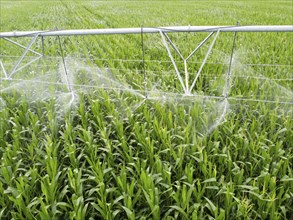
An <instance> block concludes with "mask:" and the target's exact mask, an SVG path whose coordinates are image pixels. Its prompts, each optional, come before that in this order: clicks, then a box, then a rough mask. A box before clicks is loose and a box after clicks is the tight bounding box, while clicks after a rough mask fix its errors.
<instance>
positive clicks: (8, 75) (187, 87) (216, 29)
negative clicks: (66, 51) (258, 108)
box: [0, 25, 293, 96]
mask: <svg viewBox="0 0 293 220" xmlns="http://www.w3.org/2000/svg"><path fill="white" fill-rule="evenodd" d="M173 32H206V33H207V37H206V38H205V39H204V40H203V41H202V42H200V43H199V45H197V46H196V47H195V49H194V50H193V51H192V52H191V53H190V54H189V55H188V56H187V57H186V58H184V57H183V56H182V54H181V53H180V52H179V50H178V48H177V47H176V46H175V44H174V43H173V42H172V41H171V39H170V38H169V36H168V33H173ZM220 32H233V33H234V40H233V47H232V53H231V58H230V66H229V71H228V75H227V82H226V87H229V86H230V85H229V84H230V82H229V78H230V77H229V74H230V71H231V70H230V69H231V61H232V56H233V48H234V44H235V37H236V33H237V32H293V26H292V25H282V26H280V25H274V26H173V27H172V26H170V27H141V28H112V29H83V30H49V31H13V32H2V33H0V38H2V39H5V40H7V41H9V42H11V43H13V44H15V45H17V46H19V47H21V48H24V49H25V50H24V52H23V54H22V55H21V56H20V57H19V59H18V60H17V62H16V63H15V64H14V66H13V68H12V69H11V70H10V71H7V70H6V69H5V68H4V64H3V62H2V61H1V60H0V65H1V68H2V70H3V72H4V75H5V79H8V80H9V79H12V76H13V74H14V73H16V72H17V71H19V70H21V69H23V68H24V67H26V66H28V65H30V64H31V63H33V62H35V61H36V60H38V59H39V58H41V57H43V56H44V38H45V37H50V36H56V37H60V36H77V35H112V34H160V35H161V37H162V41H163V44H164V46H165V47H166V49H167V52H168V55H169V57H170V59H171V61H172V64H173V66H174V69H175V73H176V75H177V78H178V80H179V81H180V84H181V86H182V89H183V91H184V94H185V95H190V94H191V92H192V90H193V88H194V87H195V84H196V81H197V79H198V77H199V76H200V73H201V71H202V69H203V67H204V65H205V63H206V61H207V59H208V57H209V54H210V53H211V50H212V48H213V46H214V44H215V42H216V40H217V37H218V35H219V34H220ZM212 36H213V40H212V42H211V44H210V46H209V48H208V50H207V53H206V55H205V57H204V59H203V61H202V63H201V65H200V68H199V69H198V71H197V73H196V74H195V77H194V79H193V80H192V81H191V82H192V83H191V84H189V82H190V81H189V77H190V76H189V73H188V71H187V69H188V68H187V65H188V63H187V62H188V60H189V59H190V58H191V57H192V56H193V55H194V54H195V53H196V51H198V50H199V49H200V48H201V47H202V46H203V45H204V44H205V43H206V42H207V41H208V40H209V39H210V38H211V37H212ZM20 37H31V41H30V43H29V44H28V45H27V46H24V45H21V44H19V43H17V42H15V41H13V40H11V38H20ZM39 37H40V38H42V48H43V53H39V52H37V51H34V50H32V49H31V47H32V45H33V44H34V43H35V42H36V40H37V38H39ZM169 46H171V47H172V48H173V49H174V50H175V51H176V53H177V54H178V55H179V57H180V59H182V61H183V63H184V74H183V75H184V77H182V75H181V74H180V72H179V70H178V68H177V65H176V62H175V60H174V58H173V56H172V53H171V51H170V48H169ZM29 51H30V52H33V53H34V54H36V55H37V57H36V58H35V59H33V60H31V61H30V62H28V63H26V64H24V65H23V66H21V67H19V66H20V63H21V62H22V61H23V59H24V57H25V56H26V54H27V53H28V52H29ZM224 95H225V96H227V94H224Z"/></svg>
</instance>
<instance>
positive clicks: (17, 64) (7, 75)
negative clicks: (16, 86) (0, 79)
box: [0, 34, 43, 79]
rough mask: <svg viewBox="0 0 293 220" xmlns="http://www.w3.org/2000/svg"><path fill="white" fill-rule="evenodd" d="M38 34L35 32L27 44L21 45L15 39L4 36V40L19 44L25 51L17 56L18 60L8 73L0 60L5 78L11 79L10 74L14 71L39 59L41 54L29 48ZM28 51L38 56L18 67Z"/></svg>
mask: <svg viewBox="0 0 293 220" xmlns="http://www.w3.org/2000/svg"><path fill="white" fill-rule="evenodd" d="M38 36H39V34H35V35H34V37H33V38H32V39H31V41H30V43H29V44H28V45H27V46H23V45H21V44H19V43H17V42H15V41H13V40H10V39H8V38H4V39H5V40H7V41H9V42H10V43H13V44H15V45H17V46H19V47H21V48H24V49H25V51H24V52H23V53H22V55H21V56H20V58H19V59H18V61H17V62H16V63H15V65H14V67H13V68H12V70H11V71H10V72H9V73H8V72H7V71H6V70H5V68H4V65H3V63H2V61H0V66H1V68H2V70H3V72H4V75H5V78H7V79H11V77H12V75H13V74H14V73H16V72H17V71H19V70H21V69H23V68H24V67H26V66H28V65H30V64H31V63H33V62H35V61H37V60H38V59H40V58H41V57H42V56H43V55H42V54H40V53H38V52H36V51H34V50H32V49H31V47H32V45H33V44H34V43H35V42H36V40H37V38H38ZM29 51H30V52H32V53H34V54H36V55H38V57H36V58H35V59H33V60H31V61H30V62H28V63H26V64H24V65H23V66H21V67H19V65H20V63H21V62H22V61H23V59H24V57H25V55H26V54H27V53H28V52H29Z"/></svg>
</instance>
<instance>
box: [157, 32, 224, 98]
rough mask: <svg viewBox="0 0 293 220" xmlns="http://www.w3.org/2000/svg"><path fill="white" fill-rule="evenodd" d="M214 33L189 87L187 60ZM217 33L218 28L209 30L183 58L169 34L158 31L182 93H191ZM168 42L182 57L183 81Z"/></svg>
mask: <svg viewBox="0 0 293 220" xmlns="http://www.w3.org/2000/svg"><path fill="white" fill-rule="evenodd" d="M214 33H216V35H215V37H214V39H213V41H212V43H211V44H210V46H209V48H208V51H207V53H206V56H205V58H204V60H203V62H202V64H201V66H200V68H199V70H198V72H197V74H196V76H195V78H194V80H193V82H192V84H191V86H190V87H189V73H188V68H187V61H188V60H189V59H190V58H191V57H192V56H193V55H194V54H195V53H196V51H198V50H199V49H200V48H201V47H202V46H203V45H204V44H205V43H206V42H207V41H208V40H209V39H210V38H211V36H212V35H213V34H214ZM219 33H220V29H218V30H217V31H216V32H211V33H210V34H209V35H208V36H207V37H206V38H205V39H204V40H203V41H202V42H201V43H200V44H199V45H198V46H197V47H196V48H195V49H194V50H193V51H192V52H191V53H190V54H189V55H188V56H187V58H184V57H183V56H182V54H181V53H180V51H179V50H178V48H177V47H176V46H175V44H174V43H173V42H172V40H171V39H170V38H169V36H168V35H167V33H165V32H162V31H160V34H161V37H162V40H163V44H164V46H165V47H166V49H167V52H168V55H169V57H170V59H171V61H172V64H173V66H174V69H175V72H176V75H177V77H178V79H179V81H180V83H181V86H182V88H183V91H184V93H185V94H186V95H190V94H191V91H192V90H193V88H194V86H195V83H196V81H197V79H198V77H199V75H200V73H201V71H202V69H203V67H204V65H205V63H206V61H207V59H208V57H209V55H210V53H211V50H212V48H213V46H214V44H215V42H216V39H217V37H218V35H219ZM167 41H168V42H169V43H170V45H171V46H172V48H173V49H174V50H175V51H176V53H177V54H178V55H179V57H180V58H181V59H182V61H183V63H184V76H185V82H184V81H183V78H182V76H181V74H180V72H179V70H178V67H177V65H176V62H175V60H174V58H173V56H172V53H171V51H170V48H169V46H168V42H167Z"/></svg>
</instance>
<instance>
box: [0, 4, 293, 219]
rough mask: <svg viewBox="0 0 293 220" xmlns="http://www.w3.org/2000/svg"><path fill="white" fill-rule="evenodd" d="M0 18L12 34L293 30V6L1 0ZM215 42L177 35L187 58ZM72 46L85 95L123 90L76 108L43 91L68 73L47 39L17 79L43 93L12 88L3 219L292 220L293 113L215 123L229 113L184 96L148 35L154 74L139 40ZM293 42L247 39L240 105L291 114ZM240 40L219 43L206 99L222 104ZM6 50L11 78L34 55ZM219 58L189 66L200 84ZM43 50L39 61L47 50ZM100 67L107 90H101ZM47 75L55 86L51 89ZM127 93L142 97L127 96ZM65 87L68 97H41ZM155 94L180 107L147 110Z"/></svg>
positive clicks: (282, 36)
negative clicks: (147, 95) (19, 62)
mask: <svg viewBox="0 0 293 220" xmlns="http://www.w3.org/2000/svg"><path fill="white" fill-rule="evenodd" d="M0 6H1V20H0V22H1V28H0V31H1V32H4V31H16V30H18V31H22V30H23V31H27V30H56V29H64V30H65V29H94V28H120V27H157V26H176V25H177V26H188V25H192V26H197V25H236V23H237V22H240V25H292V15H291V12H292V10H293V8H292V7H293V6H292V2H291V1H44V0H42V1H25V0H23V1H6V0H2V1H1V2H0ZM205 36H206V34H202V33H186V34H183V33H174V34H170V37H171V38H172V40H173V41H174V43H175V44H176V45H177V46H178V47H179V49H180V51H182V54H183V55H184V56H187V55H188V54H189V53H190V52H191V51H192V50H193V49H194V47H195V46H196V44H198V43H199V42H200V41H201V40H202V39H203V38H204V37H205ZM14 40H16V41H17V42H19V43H22V44H24V45H27V44H28V43H29V39H26V38H19V39H14ZM60 40H61V43H62V47H63V52H64V55H65V56H66V62H67V63H68V65H69V67H68V68H69V71H72V72H75V71H76V72H78V74H79V75H78V76H79V79H78V80H79V83H80V84H83V85H95V83H96V84H97V86H99V87H102V86H106V87H107V86H110V87H111V86H113V88H112V89H111V88H110V89H101V88H97V89H95V88H91V89H86V88H81V89H80V90H77V92H76V95H77V100H78V101H77V102H75V103H74V105H72V106H71V107H68V106H67V105H66V104H68V103H67V101H68V100H70V98H69V99H68V97H67V95H68V92H67V93H62V92H60V91H63V90H66V89H67V88H66V87H65V88H63V87H61V86H60V88H59V85H55V86H54V85H53V86H47V84H45V83H44V82H41V83H40V82H38V81H36V79H37V77H39V76H41V78H39V79H43V81H44V80H47V81H50V80H55V78H54V77H56V79H57V77H58V74H59V73H60V66H58V62H59V63H60V62H61V61H60V58H59V61H56V58H55V57H60V56H61V50H60V45H59V42H58V39H57V38H54V37H47V38H45V39H44V42H45V51H44V52H45V53H44V55H45V58H44V59H43V60H40V61H38V62H37V63H36V64H32V66H31V67H27V68H25V69H23V70H22V71H20V72H18V73H15V78H16V79H23V78H25V77H27V79H33V81H28V82H24V81H23V82H20V83H15V84H8V83H7V82H6V81H4V80H2V79H1V82H0V89H1V93H0V164H1V166H0V219H2V218H3V219H77V220H79V219H292V218H293V209H292V207H293V174H292V157H293V150H292V149H293V106H292V104H281V103H279V104H278V103H264V102H255V101H247V100H246V101H245V100H244V101H237V100H236V99H234V100H231V101H229V108H228V110H227V112H225V113H226V115H225V119H224V120H221V121H220V123H217V119H218V118H219V117H220V115H221V112H222V111H223V103H224V102H221V101H218V100H214V99H206V98H203V99H195V100H189V99H187V98H182V97H181V94H182V88H181V86H180V83H179V82H178V79H177V78H176V75H175V74H174V70H173V67H172V63H171V62H170V60H169V57H168V54H167V52H166V50H165V48H164V46H163V44H162V42H161V37H160V35H148V34H145V35H144V41H143V45H144V50H145V63H144V65H143V63H142V62H141V59H142V41H141V35H111V36H78V37H60ZM292 40H293V36H292V33H238V34H237V39H236V47H235V54H234V59H235V63H234V64H233V68H234V69H233V71H232V72H233V74H234V75H233V78H232V82H233V83H232V87H231V90H230V92H229V95H230V96H231V97H234V98H237V97H242V96H243V97H246V98H250V99H252V100H258V99H261V100H270V99H271V98H273V99H274V100H275V101H281V100H282V97H283V99H285V100H286V101H289V102H290V101H291V102H292V98H291V95H292V90H293V81H292V75H293V71H292V61H293V60H292V53H293V46H292ZM232 41H233V33H220V35H219V39H218V40H217V41H216V44H215V48H214V49H213V52H212V54H211V56H210V58H209V60H208V63H207V65H206V66H205V68H204V69H203V72H202V76H201V77H200V78H199V81H198V84H197V86H196V88H195V92H196V94H200V95H217V96H220V95H221V94H222V92H223V91H222V90H223V87H221V85H225V82H224V81H223V82H222V81H221V80H223V78H221V77H222V75H223V73H226V72H227V63H228V61H229V58H230V54H231V47H232ZM0 46H1V52H0V55H1V61H3V64H6V65H7V67H8V69H9V68H12V67H13V66H12V64H13V62H12V61H13V60H14V61H16V58H15V56H20V55H21V53H22V52H23V50H22V49H19V48H18V47H16V46H14V45H12V44H9V43H8V42H7V41H5V40H3V39H1V40H0ZM207 47H208V46H205V47H203V51H200V52H199V53H198V55H196V56H195V57H194V58H192V59H191V60H190V66H189V68H190V69H189V71H190V74H191V76H194V74H195V73H194V72H195V70H196V69H198V68H199V66H200V63H198V61H200V60H202V59H203V57H204V55H205V51H207ZM33 49H35V50H37V51H41V49H42V45H41V41H40V40H37V42H36V44H35V45H34V47H33ZM27 59H29V58H27ZM81 60H82V61H81ZM175 60H176V62H179V58H178V57H176V56H175ZM223 62H226V64H225V65H223ZM259 64H266V65H259ZM83 65H84V66H86V67H84V68H83V67H82V66H83ZM143 67H144V68H145V72H146V75H147V80H148V81H147V84H146V85H144V82H145V81H144V80H145V79H144V75H143V71H142V69H143ZM179 67H180V68H182V67H183V66H182V65H179ZM97 68H99V71H100V72H101V77H102V78H98V79H97V78H95V77H96V76H95V73H96V72H95V71H97ZM58 71H59V72H58ZM46 72H50V73H53V75H50V76H52V77H48V76H46V75H44V76H43V78H42V74H45V73H46ZM1 74H2V75H1ZM54 74H55V75H54ZM0 76H1V77H3V72H0ZM29 77H31V78H29ZM59 77H60V76H59ZM87 77H89V78H87ZM101 79H103V80H101ZM58 80H61V81H62V79H58ZM118 82H119V83H120V84H119V85H120V86H121V85H122V86H124V87H123V88H126V86H131V88H133V89H131V90H127V91H125V92H123V91H122V92H121V91H118V90H116V89H115V88H114V87H115V86H117V85H118ZM190 82H192V79H190ZM11 85H12V86H11ZM9 86H10V87H9ZM144 86H145V87H144ZM8 87H9V89H7V88H8ZM57 87H58V92H59V93H54V94H56V97H55V96H54V95H53V96H52V95H50V96H46V94H45V93H42V92H43V90H45V89H46V90H51V91H53V92H55V90H56V88H57ZM74 88H76V89H78V87H74ZM127 88H128V87H127ZM144 89H147V90H148V91H152V93H151V94H153V95H156V94H159V95H161V93H160V92H170V93H168V94H171V93H172V94H175V96H176V97H175V98H173V97H172V98H170V97H167V98H169V99H167V98H165V97H164V98H162V96H160V97H159V98H157V100H156V99H147V100H144V99H143V98H142V97H141V96H142V95H143V94H142V95H141V94H137V92H136V91H135V90H139V91H144ZM53 92H52V93H53ZM59 94H62V95H64V97H63V96H62V97H61V98H60V96H59ZM69 97H70V96H69ZM60 100H61V101H60ZM166 100H167V101H166ZM64 106H66V107H67V108H66V109H64ZM216 125H217V126H216Z"/></svg>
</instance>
